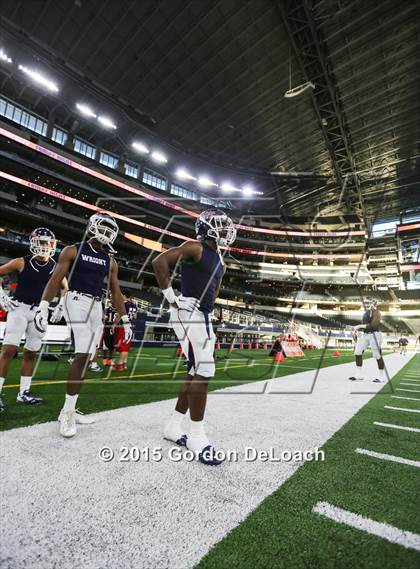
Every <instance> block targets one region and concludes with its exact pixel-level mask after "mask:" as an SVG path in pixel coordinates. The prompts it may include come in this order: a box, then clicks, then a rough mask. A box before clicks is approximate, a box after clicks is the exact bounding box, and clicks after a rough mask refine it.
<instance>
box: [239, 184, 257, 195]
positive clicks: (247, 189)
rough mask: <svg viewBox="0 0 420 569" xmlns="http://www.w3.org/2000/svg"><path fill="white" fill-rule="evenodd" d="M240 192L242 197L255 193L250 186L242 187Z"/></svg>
mask: <svg viewBox="0 0 420 569" xmlns="http://www.w3.org/2000/svg"><path fill="white" fill-rule="evenodd" d="M242 192H243V194H244V196H252V195H253V194H254V193H255V192H254V188H253V187H252V186H244V187H243V188H242Z"/></svg>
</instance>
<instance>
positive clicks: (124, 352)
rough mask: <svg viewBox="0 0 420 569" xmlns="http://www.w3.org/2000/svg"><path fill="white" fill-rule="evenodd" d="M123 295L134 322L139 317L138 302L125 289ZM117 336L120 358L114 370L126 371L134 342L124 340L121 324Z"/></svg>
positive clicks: (130, 317) (129, 315)
mask: <svg viewBox="0 0 420 569" xmlns="http://www.w3.org/2000/svg"><path fill="white" fill-rule="evenodd" d="M123 297H124V306H125V310H126V312H127V316H128V318H129V319H130V322H133V321H134V320H135V319H136V318H137V312H138V308H137V304H135V303H134V302H133V301H132V300H131V295H130V293H129V292H128V291H125V293H124V294H123ZM120 324H121V323H120ZM115 336H116V338H115V347H116V348H117V350H118V353H119V358H118V363H117V364H116V365H114V366H113V368H112V371H125V370H126V369H128V366H127V361H128V353H129V351H130V348H131V344H132V342H131V341H130V342H128V343H126V342H124V328H122V327H121V325H119V326H118V327H117V328H116V329H115Z"/></svg>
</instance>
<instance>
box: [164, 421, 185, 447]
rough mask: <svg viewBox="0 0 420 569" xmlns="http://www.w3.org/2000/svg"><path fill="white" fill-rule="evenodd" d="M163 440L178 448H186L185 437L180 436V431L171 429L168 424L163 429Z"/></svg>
mask: <svg viewBox="0 0 420 569" xmlns="http://www.w3.org/2000/svg"><path fill="white" fill-rule="evenodd" d="M163 438H164V439H165V440H166V441H171V442H172V443H175V444H177V445H179V446H180V447H186V446H187V439H188V437H187V435H184V434H182V431H181V430H177V429H173V428H171V426H170V424H169V425H168V426H167V427H165V429H164V431H163Z"/></svg>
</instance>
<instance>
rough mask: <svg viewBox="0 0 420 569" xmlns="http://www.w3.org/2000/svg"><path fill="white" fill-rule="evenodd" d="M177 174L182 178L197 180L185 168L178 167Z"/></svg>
mask: <svg viewBox="0 0 420 569" xmlns="http://www.w3.org/2000/svg"><path fill="white" fill-rule="evenodd" d="M175 175H176V176H177V177H178V178H180V179H181V180H196V179H197V178H195V177H194V176H192V175H191V174H190V173H189V172H187V170H185V168H178V170H177V171H176V172H175Z"/></svg>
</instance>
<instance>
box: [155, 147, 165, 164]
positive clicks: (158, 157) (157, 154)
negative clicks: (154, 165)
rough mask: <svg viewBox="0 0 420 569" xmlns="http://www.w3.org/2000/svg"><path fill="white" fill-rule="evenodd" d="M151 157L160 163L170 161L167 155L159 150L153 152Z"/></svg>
mask: <svg viewBox="0 0 420 569" xmlns="http://www.w3.org/2000/svg"><path fill="white" fill-rule="evenodd" d="M151 157H152V158H153V160H154V161H155V162H159V163H160V164H166V162H167V161H168V159H167V158H166V156H165V155H164V154H162V153H161V152H158V151H157V150H155V151H154V152H152V154H151Z"/></svg>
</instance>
